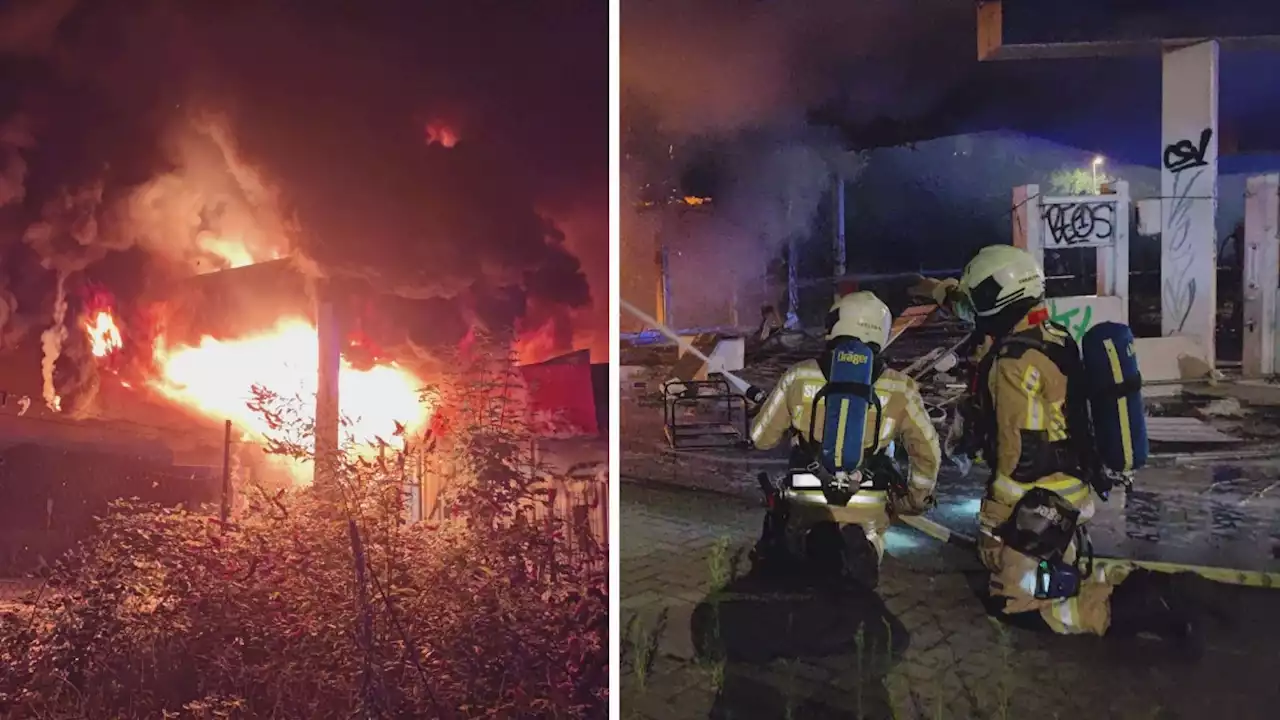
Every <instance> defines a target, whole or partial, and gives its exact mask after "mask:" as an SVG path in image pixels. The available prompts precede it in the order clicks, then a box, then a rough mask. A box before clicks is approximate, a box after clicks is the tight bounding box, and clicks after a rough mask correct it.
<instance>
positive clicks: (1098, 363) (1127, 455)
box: [1080, 322, 1150, 477]
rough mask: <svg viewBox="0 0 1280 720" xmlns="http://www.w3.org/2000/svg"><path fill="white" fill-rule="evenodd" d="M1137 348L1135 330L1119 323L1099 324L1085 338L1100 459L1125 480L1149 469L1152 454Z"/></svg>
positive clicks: (1082, 345)
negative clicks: (1135, 347) (1147, 466)
mask: <svg viewBox="0 0 1280 720" xmlns="http://www.w3.org/2000/svg"><path fill="white" fill-rule="evenodd" d="M1133 344H1134V342H1133V330H1131V329H1130V328H1129V326H1128V325H1124V324H1122V323H1116V322H1104V323H1098V324H1097V325H1094V326H1093V327H1091V328H1089V330H1088V332H1086V333H1085V334H1084V337H1083V338H1081V339H1080V349H1081V353H1082V356H1083V362H1084V370H1085V376H1086V377H1087V378H1088V385H1087V392H1088V396H1089V414H1090V416H1091V417H1092V419H1093V428H1094V438H1095V440H1096V441H1097V445H1098V454H1099V456H1100V457H1101V459H1102V466H1103V468H1105V469H1106V470H1109V471H1111V473H1112V474H1115V475H1118V476H1120V477H1125V476H1128V475H1131V474H1132V473H1133V472H1134V471H1135V470H1141V469H1142V468H1143V467H1144V466H1146V464H1147V453H1148V451H1149V449H1150V448H1149V442H1148V438H1147V413H1146V408H1145V406H1144V403H1143V400H1142V373H1141V371H1139V370H1138V355H1137V353H1136V352H1134V347H1133Z"/></svg>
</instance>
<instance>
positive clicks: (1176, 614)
mask: <svg viewBox="0 0 1280 720" xmlns="http://www.w3.org/2000/svg"><path fill="white" fill-rule="evenodd" d="M1172 577H1173V576H1172V575H1169V574H1168V573H1159V572H1152V571H1150V570H1143V569H1139V570H1134V571H1133V572H1132V573H1130V574H1129V576H1128V577H1126V578H1125V579H1124V581H1123V582H1121V583H1120V584H1119V585H1117V586H1116V588H1115V590H1114V591H1113V592H1112V594H1111V625H1110V627H1109V628H1108V629H1107V635H1108V636H1114V637H1132V636H1136V635H1143V634H1151V635H1156V636H1158V637H1160V638H1161V639H1163V640H1168V641H1171V642H1173V643H1175V644H1176V646H1177V647H1178V648H1179V649H1180V650H1182V651H1183V653H1184V654H1185V655H1186V656H1187V657H1188V658H1189V659H1198V658H1199V656H1200V654H1201V653H1202V652H1203V650H1204V642H1203V638H1202V636H1201V631H1202V622H1201V618H1200V613H1199V612H1198V611H1197V608H1196V607H1195V606H1194V604H1193V603H1191V602H1188V601H1187V598H1185V597H1182V596H1181V595H1180V594H1179V593H1178V592H1177V589H1176V588H1175V586H1174V583H1173V582H1172Z"/></svg>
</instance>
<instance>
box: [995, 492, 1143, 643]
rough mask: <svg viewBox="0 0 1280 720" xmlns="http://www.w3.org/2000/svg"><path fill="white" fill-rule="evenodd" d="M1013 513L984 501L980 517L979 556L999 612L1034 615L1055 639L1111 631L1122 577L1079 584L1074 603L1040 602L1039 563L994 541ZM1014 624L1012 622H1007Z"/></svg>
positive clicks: (1071, 555)
mask: <svg viewBox="0 0 1280 720" xmlns="http://www.w3.org/2000/svg"><path fill="white" fill-rule="evenodd" d="M1011 512H1012V508H1010V507H1008V506H1006V505H1002V504H1000V503H997V502H995V501H993V500H989V499H988V500H983V501H982V508H981V510H980V511H979V516H978V517H979V523H980V525H981V532H980V534H979V537H978V555H979V557H980V558H981V560H982V564H983V566H985V567H986V568H987V570H989V571H991V579H990V583H989V586H988V588H989V590H990V594H991V598H992V601H993V603H994V604H995V606H996V608H998V612H1000V613H1001V614H1003V615H1006V616H1023V617H1022V619H1025V616H1026V615H1028V614H1032V613H1034V614H1037V615H1038V616H1039V618H1040V619H1041V620H1043V622H1044V624H1045V625H1046V626H1048V628H1049V629H1050V630H1052V631H1053V632H1055V633H1058V634H1060V635H1079V634H1093V635H1105V634H1106V632H1107V628H1108V627H1109V626H1110V625H1111V593H1112V591H1114V590H1115V586H1116V585H1117V584H1119V582H1120V580H1122V579H1123V578H1122V577H1119V576H1116V575H1114V574H1113V575H1108V576H1105V577H1104V576H1103V575H1102V574H1101V573H1095V574H1094V575H1093V576H1091V577H1088V578H1084V579H1082V580H1081V583H1080V590H1079V592H1077V593H1076V594H1075V596H1073V597H1069V598H1060V599H1056V600H1040V599H1037V598H1036V597H1035V587H1036V568H1037V566H1038V564H1039V561H1038V560H1037V559H1036V558H1034V557H1031V556H1029V555H1024V554H1022V553H1020V552H1017V551H1015V550H1013V549H1012V548H1010V547H1008V546H1007V545H1005V544H1004V543H1003V542H1001V541H1000V540H999V539H998V538H996V537H995V536H994V534H993V533H994V528H996V527H999V525H1000V524H1001V523H1002V522H1003V521H1004V519H1006V518H1008V517H1009V515H1010V513H1011ZM1075 556H1076V546H1075V542H1074V541H1072V543H1071V545H1070V546H1069V547H1068V548H1067V552H1066V555H1065V560H1066V561H1067V562H1073V561H1074V560H1075ZM1011 619H1015V618H1011Z"/></svg>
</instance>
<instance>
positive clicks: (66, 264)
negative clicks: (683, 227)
mask: <svg viewBox="0 0 1280 720" xmlns="http://www.w3.org/2000/svg"><path fill="white" fill-rule="evenodd" d="M580 4H581V5H582V8H581V12H577V13H564V12H555V13H552V12H546V13H545V17H544V16H543V15H544V13H543V12H542V11H540V10H539V9H537V8H536V7H525V8H522V9H520V10H512V9H511V8H509V7H508V6H506V5H505V4H500V3H493V2H477V3H465V4H461V5H458V4H446V3H436V2H410V1H408V0H404V1H400V0H391V1H386V2H380V3H375V4H369V6H366V5H362V6H361V10H360V12H359V13H354V14H353V13H350V12H348V6H349V4H348V3H340V2H336V1H320V2H308V3H222V2H211V1H209V2H205V1H197V2H183V3H172V2H166V1H164V0H123V1H121V2H112V3H90V2H75V1H74V0H47V1H44V2H29V3H18V4H10V5H8V6H7V8H6V9H4V10H2V11H0V73H2V77H3V82H0V390H3V391H4V392H5V393H7V396H6V397H7V398H8V402H7V407H6V412H8V413H17V412H21V414H23V415H24V416H27V417H33V418H41V417H43V418H49V419H66V418H76V419H80V418H108V419H119V418H124V419H129V420H132V421H134V422H140V423H144V424H145V423H150V424H160V425H164V424H172V423H173V422H176V421H173V420H170V419H169V415H168V413H174V412H176V414H177V415H178V416H182V417H183V418H194V419H196V420H200V421H205V422H206V423H208V421H215V420H216V421H220V420H222V419H231V420H233V421H234V422H235V423H236V424H237V425H238V426H239V427H241V428H243V429H244V430H245V431H252V430H254V429H256V428H255V427H254V424H253V420H252V418H249V417H247V416H246V410H245V408H244V406H243V400H244V398H245V396H246V395H247V393H248V391H249V388H248V387H247V385H249V384H252V383H263V384H267V385H269V386H271V385H274V386H278V387H273V388H272V389H275V390H278V391H280V392H286V393H287V392H293V391H297V390H299V388H301V389H302V391H303V392H306V391H307V389H308V387H309V388H310V389H311V390H314V386H315V381H316V380H315V375H316V372H315V369H316V363H317V355H318V353H317V350H316V342H317V340H316V331H315V319H314V300H315V293H316V289H317V287H319V286H321V285H323V286H324V287H328V288H337V290H335V291H334V297H335V298H337V300H336V302H337V305H338V313H339V316H340V317H341V319H342V326H343V328H344V336H343V340H342V346H343V352H344V362H345V364H346V372H345V373H344V376H343V380H342V383H343V387H342V394H341V396H342V398H343V401H342V402H343V412H344V413H347V414H357V415H359V414H363V415H365V416H375V417H374V420H372V421H371V422H372V426H377V427H372V426H371V430H370V431H371V432H375V431H376V432H383V431H384V430H385V428H383V427H382V426H383V425H387V424H388V423H390V422H391V421H393V420H403V421H416V422H418V423H419V424H420V423H421V422H422V421H425V413H427V410H426V409H424V408H423V407H422V406H420V405H419V404H418V402H417V394H416V390H417V388H418V387H420V386H421V385H422V384H423V383H424V382H425V381H427V380H428V379H429V378H430V376H431V374H432V372H433V368H434V367H436V366H437V365H438V363H439V362H441V360H442V358H445V357H447V356H448V354H449V352H450V351H452V350H453V349H455V348H456V347H457V346H458V345H459V343H461V342H463V341H464V339H465V338H467V337H468V336H470V335H471V334H473V333H474V332H475V331H477V330H480V331H484V332H485V333H487V334H488V335H490V336H492V337H496V338H498V339H499V340H502V341H505V342H506V344H507V345H508V346H510V347H511V348H512V349H513V350H514V351H515V352H516V354H517V356H518V357H519V359H520V360H521V361H522V362H537V361H541V360H545V359H547V358H550V357H553V356H555V355H558V354H562V353H565V352H568V351H571V350H575V349H590V350H591V351H592V355H593V358H594V359H595V360H596V361H597V362H604V361H607V348H608V342H607V330H608V322H607V318H606V316H605V315H604V312H605V309H606V308H607V303H605V302H603V301H604V299H605V298H606V297H607V291H608V279H607V271H608V263H607V259H608V255H607V253H608V244H607V234H606V233H607V219H608V215H607V204H606V203H607V197H608V196H607V185H606V183H607V154H606V153H607V147H608V143H607V135H606V132H607V127H606V124H605V123H604V119H603V118H602V117H600V116H598V112H597V110H598V109H599V108H603V107H606V104H605V98H606V95H605V93H607V91H608V87H607V81H606V74H605V73H606V72H607V67H606V64H605V63H604V62H603V60H604V59H605V58H606V57H607V55H606V53H607V34H606V33H605V22H606V14H605V13H606V12H607V9H605V8H603V7H596V5H598V3H591V2H587V1H586V0H584V1H583V2H582V3H580ZM499 6H501V8H502V12H497V10H498V9H499ZM444 14H447V17H448V22H447V23H444V22H437V20H439V19H440V18H443V17H444ZM515 28H519V29H520V32H519V33H515V32H512V30H514V29H515ZM495 35H500V36H501V37H503V38H505V40H504V44H505V50H503V51H502V52H500V53H494V52H493V51H492V50H491V49H490V48H492V47H494V46H495V43H494V42H493V36H495ZM535 55H536V56H540V62H537V63H530V62H525V59H527V58H528V57H531V56H535ZM289 385H297V387H289ZM348 385H349V386H350V387H348ZM19 403H21V407H19ZM357 405H359V407H357Z"/></svg>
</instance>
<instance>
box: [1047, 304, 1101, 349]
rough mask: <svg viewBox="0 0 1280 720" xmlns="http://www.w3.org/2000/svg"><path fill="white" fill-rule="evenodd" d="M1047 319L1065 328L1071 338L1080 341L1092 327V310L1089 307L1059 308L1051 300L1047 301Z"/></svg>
mask: <svg viewBox="0 0 1280 720" xmlns="http://www.w3.org/2000/svg"><path fill="white" fill-rule="evenodd" d="M1049 319H1050V320H1052V321H1053V322H1055V323H1057V324H1059V325H1061V326H1063V327H1065V328H1066V329H1067V332H1069V333H1071V337H1073V338H1075V339H1076V342H1079V341H1080V338H1082V337H1084V334H1085V333H1086V332H1087V331H1088V330H1089V328H1091V327H1093V308H1092V307H1091V306H1089V305H1085V306H1083V307H1073V308H1059V307H1058V304H1057V303H1055V302H1054V301H1053V300H1050V301H1049Z"/></svg>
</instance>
